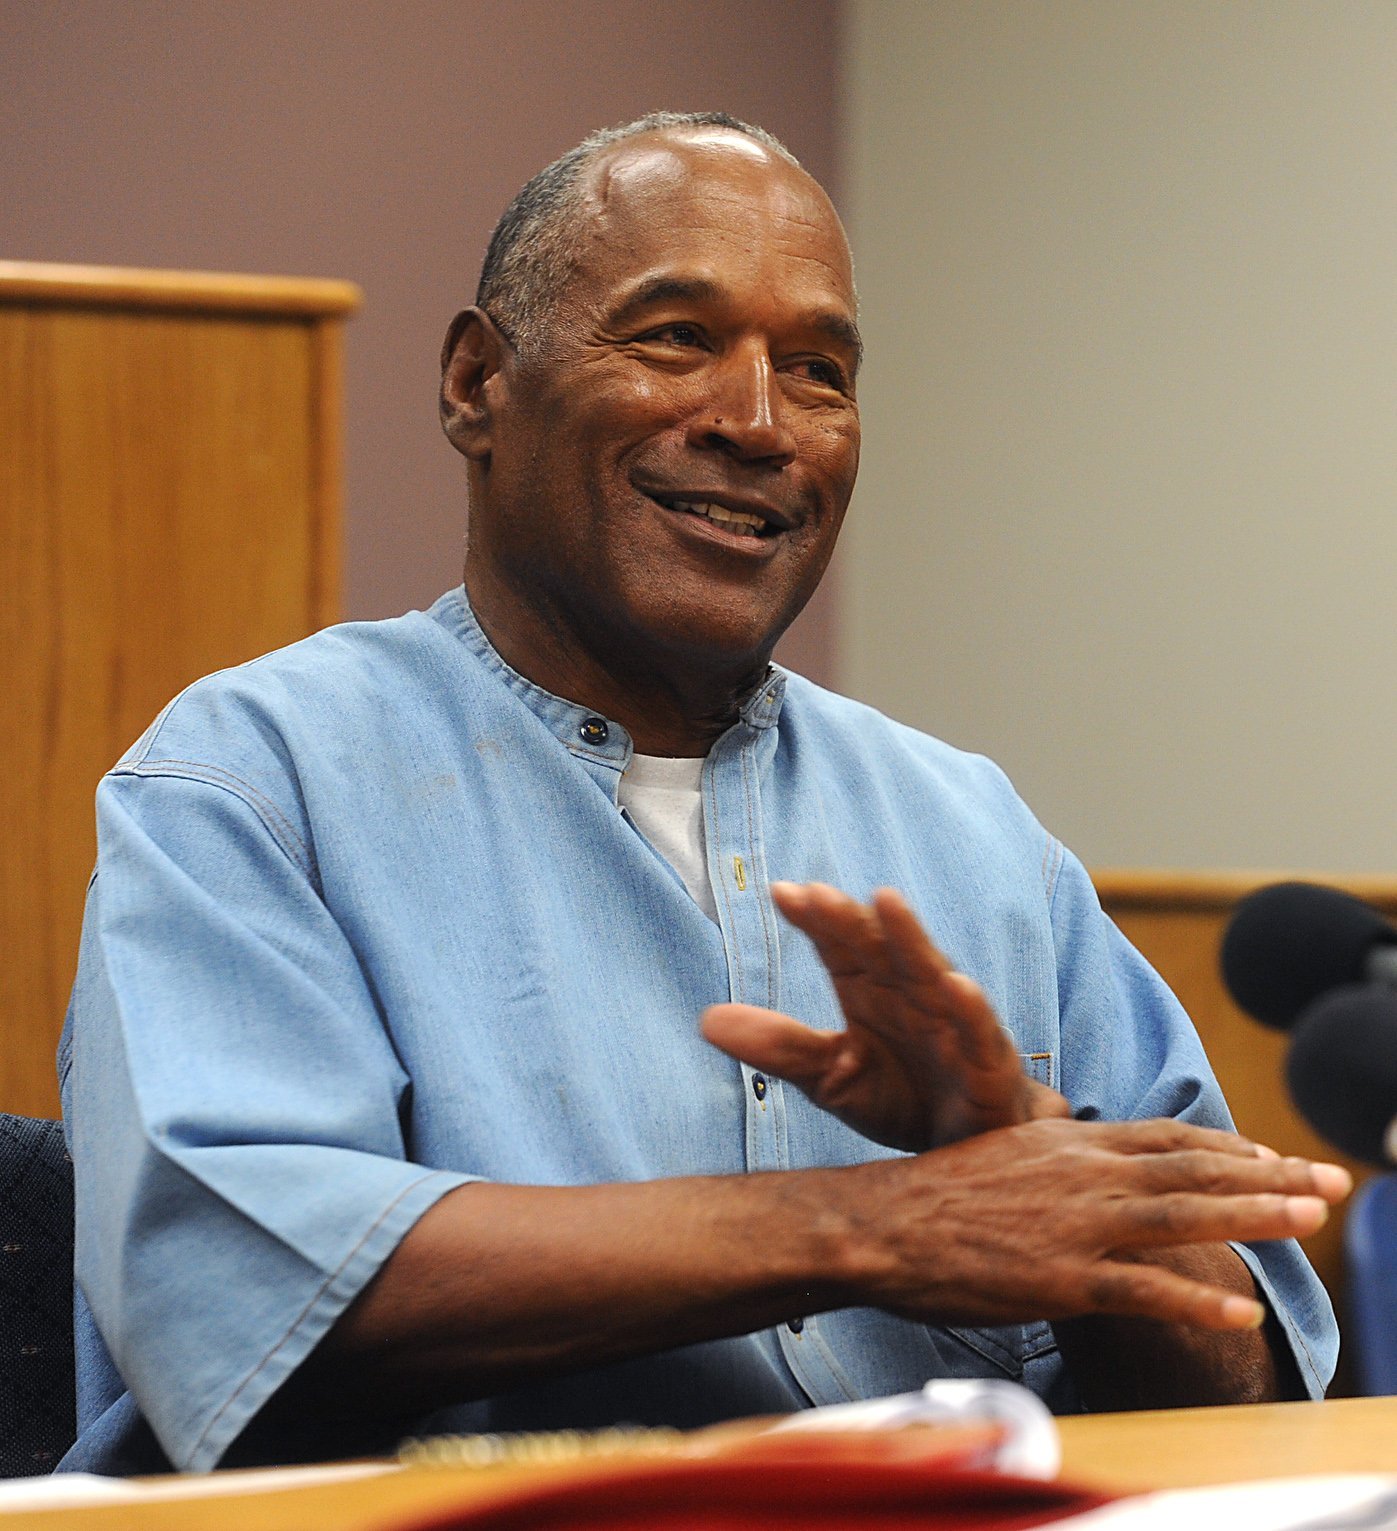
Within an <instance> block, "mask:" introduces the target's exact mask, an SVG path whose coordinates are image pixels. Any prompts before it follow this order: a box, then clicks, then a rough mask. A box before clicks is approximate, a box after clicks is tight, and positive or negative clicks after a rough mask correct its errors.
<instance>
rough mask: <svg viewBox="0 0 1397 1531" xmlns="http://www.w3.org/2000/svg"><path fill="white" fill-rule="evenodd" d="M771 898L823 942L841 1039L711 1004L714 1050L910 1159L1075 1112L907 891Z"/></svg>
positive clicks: (824, 889) (780, 886) (776, 887)
mask: <svg viewBox="0 0 1397 1531" xmlns="http://www.w3.org/2000/svg"><path fill="white" fill-rule="evenodd" d="M771 895H772V898H773V900H774V902H775V904H776V907H777V908H778V909H779V910H780V911H781V912H782V914H784V915H785V916H786V918H787V919H788V920H789V921H790V922H791V923H792V924H793V925H795V926H796V927H797V928H798V929H800V930H802V931H804V932H805V934H806V935H807V936H809V937H810V939H811V940H812V941H813V942H814V943H815V948H816V950H817V951H818V952H819V954H820V958H821V960H822V961H823V962H824V964H825V966H826V968H827V969H828V970H829V974H830V977H831V979H832V980H833V981H834V988H835V992H836V994H837V995H838V996H839V1003H840V1006H841V1008H842V1009H843V1011H844V1021H845V1029H844V1030H843V1031H839V1032H829V1031H816V1030H815V1029H814V1028H813V1027H810V1026H806V1025H804V1024H803V1023H802V1022H800V1021H798V1020H795V1019H794V1018H793V1017H791V1016H788V1015H782V1014H780V1013H779V1012H778V1011H774V1010H764V1009H762V1008H760V1007H759V1006H757V1005H739V1004H722V1005H712V1006H710V1007H709V1009H707V1010H706V1011H705V1012H704V1014H703V1018H702V1021H701V1025H702V1029H703V1034H704V1036H705V1037H707V1038H708V1040H709V1041H710V1042H712V1043H713V1045H714V1046H715V1047H718V1048H721V1049H722V1051H723V1052H725V1053H728V1054H730V1055H731V1056H732V1057H734V1058H737V1059H739V1060H741V1061H742V1062H744V1063H747V1064H749V1065H750V1066H751V1067H752V1068H756V1069H761V1070H763V1071H764V1072H765V1073H769V1074H774V1075H776V1076H777V1077H778V1078H781V1079H785V1080H788V1081H789V1082H790V1083H791V1084H793V1085H795V1086H796V1088H797V1089H799V1090H801V1091H802V1092H803V1093H804V1094H805V1095H807V1096H809V1098H810V1099H811V1100H812V1101H813V1102H814V1103H815V1104H816V1105H817V1106H819V1107H820V1108H821V1109H822V1110H825V1111H828V1112H830V1113H831V1114H832V1115H834V1116H837V1117H838V1118H839V1119H840V1121H842V1122H845V1123H847V1124H848V1125H849V1126H850V1127H852V1128H854V1129H855V1131H857V1132H860V1133H862V1134H863V1135H864V1136H865V1137H868V1138H872V1139H873V1140H874V1141H875V1142H878V1143H884V1144H886V1145H887V1146H888V1147H889V1148H900V1149H906V1150H908V1151H910V1152H913V1153H920V1152H922V1151H923V1150H925V1149H929V1148H938V1147H940V1146H942V1145H943V1144H946V1143H954V1142H956V1141H958V1140H959V1139H961V1138H967V1137H971V1136H973V1135H974V1134H976V1133H980V1132H989V1131H991V1130H993V1129H994V1128H996V1127H1012V1126H1014V1125H1016V1124H1017V1123H1019V1122H1026V1121H1031V1120H1033V1119H1034V1118H1037V1117H1044V1116H1066V1115H1068V1114H1069V1108H1068V1105H1067V1102H1066V1101H1065V1100H1064V1099H1063V1098H1062V1096H1061V1095H1059V1094H1058V1093H1057V1092H1056V1091H1055V1090H1050V1089H1048V1088H1047V1087H1046V1086H1045V1085H1040V1084H1038V1083H1037V1082H1036V1081H1034V1080H1031V1079H1030V1078H1029V1077H1028V1076H1027V1075H1026V1074H1025V1073H1024V1071H1023V1068H1022V1066H1021V1065H1020V1063H1019V1056H1018V1053H1017V1052H1016V1051H1015V1049H1014V1044H1013V1041H1012V1039H1011V1038H1010V1036H1009V1034H1008V1033H1007V1032H1006V1031H1005V1030H1004V1028H1003V1027H1002V1026H1001V1025H1000V1024H999V1019H998V1017H997V1016H996V1015H995V1013H994V1011H993V1009H992V1008H991V1006H990V1003H989V1001H988V999H986V997H985V995H984V992H983V991H982V990H981V988H980V986H979V985H978V984H977V983H975V982H974V980H973V979H971V978H968V977H966V975H965V974H964V973H958V972H957V971H956V970H955V969H954V968H953V967H952V966H951V964H950V963H949V961H947V959H946V957H945V956H944V955H943V954H942V953H941V952H940V951H939V950H938V949H937V948H936V946H935V945H934V944H933V942H932V941H931V939H930V938H929V937H928V935H927V934H926V932H925V931H924V930H923V929H922V927H921V924H920V923H919V921H918V920H917V917H916V915H915V914H913V912H912V910H911V908H910V907H909V906H908V904H907V901H906V900H905V899H904V898H903V897H902V895H901V894H900V893H897V892H895V891H894V890H893V889H891V888H882V889H879V891H878V892H876V893H875V894H874V895H873V898H872V900H871V901H870V902H869V903H868V904H860V903H859V902H858V901H857V900H856V899H853V898H850V897H849V896H848V894H846V893H841V892H840V891H839V890H838V889H837V888H832V887H829V886H828V885H827V884H824V883H809V884H803V885H798V884H796V883H773V884H772V885H771Z"/></svg>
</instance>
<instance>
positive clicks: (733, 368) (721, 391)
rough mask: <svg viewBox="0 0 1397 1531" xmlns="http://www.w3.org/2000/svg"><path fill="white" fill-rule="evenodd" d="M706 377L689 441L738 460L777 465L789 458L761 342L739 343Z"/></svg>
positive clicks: (789, 442)
mask: <svg viewBox="0 0 1397 1531" xmlns="http://www.w3.org/2000/svg"><path fill="white" fill-rule="evenodd" d="M709 375H710V377H711V379H712V388H711V390H710V392H709V395H708V397H707V399H706V400H705V401H704V404H703V406H702V407H701V408H700V410H699V412H698V413H697V414H696V415H695V416H694V419H693V422H692V424H691V425H690V427H689V444H690V445H691V446H695V447H699V448H700V449H702V450H705V451H710V452H715V451H716V452H724V453H726V454H727V455H728V456H729V457H732V458H735V459H736V460H737V461H739V462H765V463H770V464H771V465H772V466H773V467H778V468H779V467H785V465H786V464H787V463H791V462H794V461H795V456H796V442H795V437H794V435H793V434H792V433H791V431H790V428H789V427H788V426H787V424H786V419H785V400H784V399H783V397H782V395H781V386H780V384H779V382H778V381H777V378H776V372H775V369H774V368H773V367H772V365H771V357H770V356H769V355H768V354H767V351H766V348H765V346H752V347H743V348H741V349H739V350H736V351H734V352H732V353H730V354H728V355H727V356H724V357H722V358H720V359H719V360H718V361H717V362H716V364H715V365H714V367H713V368H712V370H711V372H710V374H709Z"/></svg>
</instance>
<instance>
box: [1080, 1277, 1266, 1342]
mask: <svg viewBox="0 0 1397 1531" xmlns="http://www.w3.org/2000/svg"><path fill="white" fill-rule="evenodd" d="M1088 1301H1089V1304H1090V1307H1089V1311H1091V1312H1094V1313H1113V1314H1118V1315H1120V1316H1122V1317H1129V1318H1152V1319H1157V1320H1159V1321H1160V1322H1162V1323H1171V1324H1188V1325H1190V1326H1192V1327H1193V1328H1197V1329H1259V1328H1260V1327H1261V1325H1262V1324H1263V1323H1264V1322H1265V1321H1266V1308H1265V1306H1264V1305H1263V1304H1262V1303H1260V1302H1258V1301H1257V1300H1256V1299H1255V1298H1251V1297H1243V1296H1240V1295H1239V1294H1238V1293H1236V1292H1230V1291H1228V1290H1227V1289H1226V1288H1224V1287H1218V1286H1212V1285H1210V1284H1209V1283H1208V1282H1204V1281H1194V1280H1191V1279H1190V1278H1189V1277H1187V1276H1180V1275H1178V1274H1177V1273H1176V1272H1174V1271H1168V1270H1164V1269H1162V1268H1161V1267H1159V1266H1157V1265H1131V1264H1124V1263H1122V1262H1119V1261H1105V1262H1103V1263H1102V1264H1101V1265H1100V1266H1098V1267H1097V1269H1096V1271H1095V1273H1094V1275H1093V1277H1092V1279H1091V1282H1090V1291H1089V1298H1088Z"/></svg>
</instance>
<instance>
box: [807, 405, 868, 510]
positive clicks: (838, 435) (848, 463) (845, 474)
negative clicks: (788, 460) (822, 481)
mask: <svg viewBox="0 0 1397 1531" xmlns="http://www.w3.org/2000/svg"><path fill="white" fill-rule="evenodd" d="M859 441H860V435H859V423H858V420H857V418H854V419H852V420H848V419H845V420H831V421H826V422H823V423H822V424H821V425H820V426H819V427H818V429H817V430H816V431H815V432H813V433H812V435H811V436H810V438H809V439H808V441H807V443H806V451H807V453H808V455H809V459H810V461H811V462H812V463H814V464H816V465H817V466H818V467H819V469H820V471H821V472H822V473H823V474H825V476H826V477H827V478H828V479H829V480H830V482H831V483H833V484H837V485H838V486H840V488H841V489H842V490H843V492H844V496H845V498H846V499H847V498H848V495H849V494H850V493H851V492H852V490H853V487H854V478H855V476H856V475H857V473H858V471H859Z"/></svg>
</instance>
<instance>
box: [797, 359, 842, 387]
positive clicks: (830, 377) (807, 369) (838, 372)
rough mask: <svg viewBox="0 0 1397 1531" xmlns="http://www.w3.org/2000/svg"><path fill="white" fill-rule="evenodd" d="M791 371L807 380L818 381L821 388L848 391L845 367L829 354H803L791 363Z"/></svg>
mask: <svg viewBox="0 0 1397 1531" xmlns="http://www.w3.org/2000/svg"><path fill="white" fill-rule="evenodd" d="M790 371H792V372H794V373H795V374H796V376H797V377H800V378H803V379H804V380H805V381H807V382H811V383H817V384H818V385H819V386H820V387H821V388H833V389H835V390H836V391H837V392H839V393H846V392H847V391H848V380H847V379H846V378H845V376H844V369H843V368H842V367H841V366H840V365H839V364H838V363H837V362H832V361H831V360H830V359H829V358H828V357H827V356H803V357H801V359H800V360H799V361H794V362H792V363H790Z"/></svg>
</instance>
